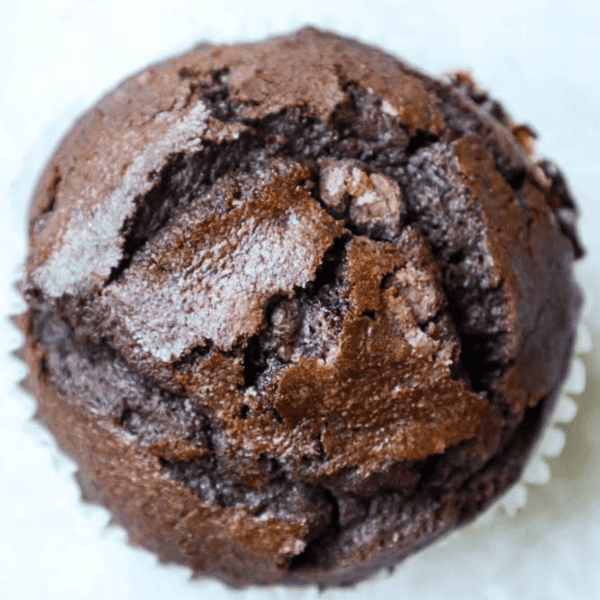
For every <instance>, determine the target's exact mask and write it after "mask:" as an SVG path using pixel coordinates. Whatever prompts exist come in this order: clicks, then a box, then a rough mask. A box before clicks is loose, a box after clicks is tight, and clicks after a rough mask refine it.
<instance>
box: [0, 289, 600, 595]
mask: <svg viewBox="0 0 600 600" xmlns="http://www.w3.org/2000/svg"><path fill="white" fill-rule="evenodd" d="M579 279H581V278H579ZM580 285H582V288H584V291H585V287H586V286H585V284H581V283H580ZM587 296H588V294H586V297H587ZM24 309H25V305H24V303H23V301H22V299H21V298H20V296H19V295H18V292H17V291H16V290H14V291H13V292H12V295H11V296H9V302H8V310H9V313H10V314H12V315H16V314H19V313H21V312H23V310H24ZM588 319H591V308H590V306H589V303H587V302H586V304H585V305H584V309H583V314H582V318H581V321H580V324H579V326H578V333H577V342H576V346H575V356H574V359H573V361H572V365H571V370H570V373H569V375H568V377H567V379H566V381H565V383H564V385H563V388H562V392H561V396H560V398H559V400H558V402H557V404H556V407H555V410H554V412H553V414H552V416H551V418H550V420H549V423H548V425H547V426H546V428H545V430H544V432H543V434H542V436H541V438H540V440H539V442H538V443H537V446H536V448H535V450H534V452H533V453H532V456H531V458H530V460H529V463H528V465H527V467H526V468H525V470H524V472H523V474H522V476H521V478H520V480H519V481H518V482H517V483H516V484H514V485H513V486H512V488H511V489H510V490H509V491H508V492H507V493H506V494H504V495H503V496H502V497H501V498H499V499H498V500H497V501H496V502H495V503H494V504H493V505H492V506H491V507H490V508H488V510H487V511H485V512H484V513H482V514H481V515H480V516H479V517H478V518H477V520H476V521H475V522H474V523H472V524H471V525H468V526H466V527H463V528H461V529H458V530H456V531H455V532H453V533H451V534H450V535H448V536H446V537H445V538H443V539H442V540H440V541H438V542H437V543H436V544H434V546H439V547H446V548H451V547H452V546H453V545H455V544H456V543H457V541H458V540H461V542H465V541H468V538H469V536H477V537H479V538H481V529H482V527H489V526H490V525H491V524H492V523H493V522H495V521H496V520H498V519H507V518H508V519H511V518H512V517H514V516H515V515H516V514H517V512H519V511H521V510H522V509H523V508H525V507H526V505H527V499H528V494H529V492H530V490H531V488H532V487H533V486H535V487H537V488H542V487H544V489H545V490H547V493H552V485H551V479H552V475H551V466H550V465H551V462H552V459H554V458H556V457H557V456H559V455H560V454H561V452H562V450H563V449H564V447H565V443H566V434H565V431H564V430H563V428H562V426H563V425H565V424H568V423H570V422H571V421H572V420H573V419H574V417H575V415H576V414H577V409H578V407H577V402H576V400H575V399H574V398H573V396H578V395H580V394H581V393H583V391H584V389H585V386H586V370H585V365H584V363H583V361H582V357H583V356H584V355H585V354H587V353H589V352H591V350H592V339H591V335H590V331H589V329H588V327H587V325H586V321H588ZM11 320H12V321H13V322H14V317H13V318H12V319H11ZM9 344H10V346H11V349H12V352H11V354H12V357H11V359H10V361H9V364H10V366H11V368H12V370H13V374H12V381H13V386H14V387H16V386H18V387H20V388H21V389H19V390H15V389H13V392H14V393H12V394H11V396H10V398H11V399H10V402H11V404H9V407H8V412H7V410H6V405H5V406H4V407H3V416H5V417H6V415H7V414H8V416H9V418H11V420H12V421H13V422H14V423H17V422H18V423H19V425H20V426H19V428H18V429H15V430H14V431H13V432H12V435H13V437H14V438H15V444H17V445H21V446H22V445H25V446H26V447H28V448H29V451H30V453H32V454H41V453H43V454H44V455H45V461H44V462H45V463H46V468H49V469H51V470H52V471H53V479H55V480H56V482H57V485H56V486H55V489H54V490H53V495H52V507H53V508H54V509H55V510H58V511H61V512H63V513H64V512H67V513H71V514H72V516H73V522H74V528H75V531H76V532H77V533H78V536H77V541H75V542H74V546H71V545H70V544H71V543H70V539H69V538H63V539H57V538H55V539H53V540H52V543H51V544H50V547H49V548H48V553H47V555H46V556H45V560H47V561H49V562H50V565H48V566H51V567H52V568H53V573H54V576H53V581H52V585H53V586H54V589H55V590H56V591H57V592H59V594H58V595H57V596H56V597H63V596H62V594H64V597H71V596H68V593H69V591H70V590H71V588H72V586H73V578H72V573H71V571H70V569H69V567H68V566H67V565H69V563H68V562H66V561H65V557H68V556H70V555H72V554H74V552H78V551H79V550H80V549H81V548H78V547H77V544H81V543H82V541H81V540H82V539H83V540H86V539H87V540H89V545H88V546H86V548H85V552H86V553H87V554H86V558H87V560H86V565H92V564H94V565H96V567H97V569H98V571H99V572H98V573H89V572H88V573H87V576H88V578H90V577H91V580H92V581H93V580H94V579H98V578H99V577H101V576H102V570H103V568H104V566H103V565H104V557H105V556H106V554H105V553H107V552H109V553H110V554H114V553H116V554H118V555H120V556H121V561H122V565H123V569H128V570H129V569H133V570H134V571H135V573H136V579H138V578H143V580H144V581H151V582H152V586H153V587H154V588H155V590H156V589H163V588H164V589H165V593H166V592H167V590H168V591H169V592H168V593H169V596H171V595H172V596H173V597H177V598H178V600H185V599H186V598H188V597H189V598H219V599H228V598H231V599H234V598H235V599H243V600H310V599H313V598H315V599H316V598H317V597H324V598H326V599H327V600H329V599H332V600H333V599H334V598H337V597H338V595H340V597H341V594H343V595H344V598H356V599H359V598H360V599H362V598H367V597H373V596H375V597H379V594H382V596H381V597H383V596H384V595H386V594H388V593H389V591H390V590H391V589H394V590H395V589H398V590H400V589H401V587H402V573H403V571H402V565H399V567H398V568H397V569H396V570H395V571H394V572H393V573H392V574H390V573H388V571H387V570H383V571H382V572H380V573H379V574H378V575H376V576H375V577H373V578H371V579H370V580H369V581H367V582H363V583H361V584H358V585H357V586H356V587H355V588H352V589H349V590H340V589H332V590H326V591H324V592H322V593H321V592H319V591H318V589H317V588H316V587H311V588H288V587H283V586H272V587H250V588H246V589H243V590H232V589H230V588H228V587H226V586H225V585H223V584H221V583H220V582H218V581H215V580H213V579H209V578H193V576H192V572H191V570H190V569H188V568H186V567H182V566H178V565H173V564H168V565H166V564H158V563H159V561H158V559H157V557H156V556H155V555H154V554H152V553H151V552H149V551H147V550H145V549H143V548H140V547H134V546H132V545H131V544H129V543H128V541H127V533H126V532H125V530H124V529H123V528H121V527H120V526H116V525H114V524H113V523H112V522H111V517H110V514H109V512H108V511H107V510H106V509H104V508H103V507H101V506H98V505H95V504H90V503H87V502H81V501H80V498H81V495H80V491H79V488H78V486H77V484H76V482H75V477H74V476H75V473H76V471H77V465H76V464H75V463H74V462H73V461H72V460H71V459H70V458H68V457H67V456H65V455H64V454H63V453H62V452H61V451H60V450H59V449H58V447H57V445H56V443H55V441H54V438H53V436H52V435H51V434H50V432H48V431H47V430H46V429H45V427H43V426H42V425H40V424H39V423H38V422H37V420H36V418H35V413H34V411H35V401H34V399H33V398H32V396H31V395H30V393H29V391H28V390H27V384H26V378H27V369H26V366H25V365H24V363H23V362H22V356H21V353H20V350H19V348H20V347H21V346H22V335H21V334H20V332H18V331H17V330H16V328H15V327H14V326H11V327H10V337H9ZM0 431H2V428H1V422H0ZM48 463H49V464H48ZM40 533H41V534H42V533H43V532H40ZM98 541H100V542H101V543H100V546H98V547H95V545H96V544H97V543H98ZM5 554H6V552H5ZM90 554H91V556H90ZM20 558H21V557H19V556H8V557H6V556H1V555H0V560H2V559H4V560H6V561H8V565H10V561H11V560H12V561H16V560H20ZM94 559H96V560H94ZM409 560H412V559H410V558H409ZM396 584H397V585H396ZM77 586H78V587H77V589H76V590H71V591H74V592H75V593H76V594H81V596H80V597H81V598H84V597H86V594H85V590H84V589H82V588H81V582H80V581H79V580H77ZM123 597H131V598H133V597H138V595H137V593H135V591H134V590H132V593H131V596H123ZM140 597H141V596H140ZM156 597H157V598H158V597H162V595H160V596H159V595H157V596H156Z"/></svg>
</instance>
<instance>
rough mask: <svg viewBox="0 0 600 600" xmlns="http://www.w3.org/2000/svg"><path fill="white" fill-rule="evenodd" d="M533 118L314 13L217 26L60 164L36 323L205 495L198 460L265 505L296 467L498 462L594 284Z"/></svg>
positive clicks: (362, 489)
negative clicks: (263, 496) (462, 453)
mask: <svg viewBox="0 0 600 600" xmlns="http://www.w3.org/2000/svg"><path fill="white" fill-rule="evenodd" d="M532 139H533V134H532V132H531V130H530V129H529V128H527V127H524V126H515V125H513V124H512V122H511V121H510V119H509V118H508V117H507V115H506V114H505V113H504V111H503V109H502V108H501V106H500V105H499V104H498V103H497V102H494V101H493V100H491V99H490V98H489V97H488V96H487V94H485V93H483V92H481V91H479V90H477V88H476V86H475V85H474V84H473V83H472V81H471V80H470V79H469V78H468V76H466V75H465V74H458V75H456V76H454V77H453V78H451V79H450V80H448V81H446V82H442V81H438V80H434V79H431V78H429V77H427V76H424V75H422V74H421V73H419V72H417V71H415V70H413V69H412V68H410V67H408V66H406V65H405V64H404V63H402V62H400V61H398V60H397V59H395V58H393V57H390V56H388V55H386V54H384V53H382V52H381V51H379V50H377V49H375V48H372V47H369V46H366V45H363V44H360V43H358V42H356V41H353V40H348V39H344V38H340V37H338V36H335V35H333V34H330V33H325V32H321V31H318V30H316V29H314V28H306V29H303V30H301V31H299V32H297V33H295V34H293V35H291V36H286V37H281V38H274V39H271V40H268V41H267V42H263V43H256V44H242V45H235V46H211V45H200V46H198V47H197V48H195V49H194V50H192V51H191V52H188V53H186V54H183V55H181V56H178V57H176V58H173V59H170V60H167V61H165V62H163V63H160V64H158V65H155V66H152V67H150V68H147V69H145V70H144V71H142V72H141V73H139V74H137V75H135V76H133V77H131V78H129V79H128V80H126V81H125V82H124V83H122V84H121V85H119V86H118V87H117V88H115V89H114V90H113V91H111V92H110V93H109V94H108V95H107V96H106V97H105V98H103V99H102V100H101V101H100V102H98V103H97V104H96V105H95V106H94V107H93V108H92V109H91V110H90V111H89V112H87V113H86V114H85V115H83V117H82V118H81V119H80V120H79V121H78V122H77V123H76V125H75V126H74V128H73V129H72V130H71V131H70V132H69V134H68V135H67V136H66V137H65V138H64V140H63V141H62V143H61V145H60V147H59V148H58V150H57V152H56V154H55V155H54V157H53V158H52V160H51V162H50V163H49V165H48V167H47V169H46V171H45V173H44V175H43V176H42V179H41V181H40V184H39V186H38V189H37V192H36V194H35V197H34V200H33V203H32V207H31V213H30V221H29V235H30V248H31V250H30V255H29V258H28V263H27V283H26V286H27V289H28V293H29V295H30V298H32V299H33V300H32V302H34V303H37V306H38V307H39V314H40V315H48V314H50V313H52V314H53V315H54V317H53V319H51V320H49V319H43V318H42V317H40V318H39V319H38V322H39V324H38V330H39V331H38V335H39V338H40V339H41V340H43V341H48V340H52V339H60V340H62V342H61V343H62V344H63V346H64V348H68V349H69V353H68V356H69V361H71V362H70V364H69V365H68V369H69V373H70V374H71V375H72V373H73V372H76V373H78V376H77V377H73V376H71V377H70V378H69V377H68V376H67V374H66V372H65V371H64V369H65V368H67V367H66V366H65V365H64V364H63V366H61V365H60V364H59V363H60V361H61V360H62V361H63V363H64V358H65V356H67V352H66V350H65V352H63V353H62V354H61V353H60V352H58V353H57V354H56V357H55V360H56V364H55V365H54V366H55V369H56V372H59V373H61V372H62V373H64V380H65V381H67V380H69V383H68V386H70V389H71V393H72V395H73V397H76V398H77V402H80V403H81V404H85V405H87V406H89V407H93V410H94V411H95V413H96V414H97V415H99V418H102V419H104V420H105V422H106V423H107V424H109V426H110V427H112V428H114V429H115V430H117V431H120V432H121V433H122V434H123V435H127V436H133V437H134V438H135V439H136V440H137V441H138V443H139V444H141V445H142V446H143V447H145V448H147V449H148V450H149V451H150V452H152V453H154V454H156V455H157V456H159V457H160V459H161V461H162V464H163V465H164V466H165V468H167V469H169V470H170V472H171V473H172V474H173V476H175V477H178V478H180V479H181V480H183V481H185V482H186V484H187V485H189V486H191V487H192V488H194V489H195V490H196V491H197V492H198V493H200V494H205V495H206V494H208V493H209V492H207V491H206V489H205V487H206V486H205V487H202V486H203V485H204V484H200V483H198V481H197V480H195V479H194V477H193V476H192V475H190V473H191V471H190V468H191V467H190V465H197V464H200V463H202V464H204V463H205V464H206V465H210V469H212V471H213V472H214V473H217V474H218V473H221V474H222V473H227V476H225V475H222V476H219V477H221V481H223V480H224V479H227V477H229V478H230V479H231V481H232V482H234V483H235V485H236V486H238V487H237V488H236V489H237V490H238V492H235V493H234V492H233V491H231V494H232V498H234V497H236V498H237V496H235V494H236V493H239V494H242V492H239V489H242V488H243V490H244V492H243V494H242V495H244V494H245V495H244V496H243V497H244V500H243V501H244V502H250V503H251V502H252V500H251V496H252V493H254V492H255V491H256V490H264V489H266V486H267V485H270V484H272V482H273V481H274V480H275V479H276V477H279V476H280V475H281V473H283V474H284V475H285V477H286V478H289V479H292V480H294V481H297V482H301V483H302V484H303V485H304V484H306V485H313V484H317V483H318V484H323V483H324V482H326V483H327V485H328V486H329V487H330V488H331V489H339V490H343V491H344V492H348V491H351V492H352V493H357V494H358V493H361V494H366V493H369V490H372V489H374V488H376V487H378V486H379V487H381V486H382V485H383V486H385V485H388V483H386V482H388V481H389V480H392V479H393V480H394V481H395V482H398V481H400V482H402V483H403V485H404V484H405V486H406V488H407V489H416V486H417V485H418V480H419V477H420V475H419V474H418V465H420V464H421V463H420V462H419V461H423V460H425V459H427V458H428V457H430V456H432V455H439V454H441V453H443V452H444V451H445V450H446V449H447V448H449V447H451V446H452V447H456V445H457V444H467V445H468V447H469V448H470V451H472V453H473V454H474V455H477V459H476V462H477V464H484V463H485V462H486V461H487V460H488V459H489V458H490V457H491V456H493V455H494V453H496V452H497V451H498V449H499V448H501V447H502V444H503V443H504V442H505V441H506V439H507V438H508V437H509V436H510V435H511V434H512V432H514V429H515V427H516V425H517V423H518V422H519V421H520V419H521V418H522V415H523V413H524V411H525V410H526V409H527V408H528V407H532V406H535V405H536V404H537V403H538V402H539V401H540V399H542V398H544V397H546V396H547V395H548V394H550V393H551V392H552V391H553V390H555V389H556V387H557V385H558V384H559V381H560V379H561V377H562V376H563V374H564V368H565V367H564V362H565V356H567V355H569V353H570V344H571V342H572V334H571V329H572V324H573V322H574V320H575V319H576V314H577V311H578V306H579V300H578V299H575V300H574V299H573V298H578V296H577V292H576V291H574V290H575V286H574V284H573V282H572V276H571V270H572V262H573V259H574V258H575V257H577V256H579V255H580V254H581V249H580V245H579V243H578V240H577V237H576V234H575V232H574V231H575V230H574V221H575V217H576V209H575V205H574V203H573V201H572V199H571V197H570V195H569V193H568V190H567V188H566V186H565V184H564V180H563V178H562V176H561V174H560V172H559V171H558V169H556V167H555V166H554V165H552V164H551V163H550V162H548V161H538V160H537V158H536V156H535V154H534V152H533V148H532ZM57 315H58V316H57ZM48 343H50V342H49V341H48ZM73 349H75V350H76V351H75V352H74V351H73ZM102 373H104V375H102ZM64 385H67V384H64ZM124 390H125V391H124ZM124 397H125V398H126V399H127V400H126V402H125V403H124V400H123V398H124ZM149 398H150V399H151V400H149ZM192 414H193V415H195V416H194V417H193V418H192V419H191V420H190V415H192ZM198 415H202V417H201V418H200V417H199V416H198ZM202 461H204V462H202ZM273 465H276V467H274V466H273ZM207 468H208V467H207ZM275 471H276V472H275ZM217 478H218V477H217ZM196 479H197V478H196ZM207 485H208V484H207ZM211 485H213V484H211ZM214 485H216V484H214ZM214 485H213V487H214ZM239 486H241V488H240V487H239ZM209 487H210V486H209ZM233 487H234V484H233V483H232V488H231V489H233ZM240 497H241V496H240ZM235 501H237V500H231V502H235ZM299 502H300V501H299ZM292 504H293V503H292ZM301 504H302V503H299V505H298V507H296V508H297V509H298V511H302V510H305V508H303V505H302V506H300V505H301ZM313 508H314V507H313ZM317 508H318V507H317ZM290 510H296V509H295V508H293V507H292V508H290ZM314 510H315V511H316V512H318V510H317V509H316V508H314Z"/></svg>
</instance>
